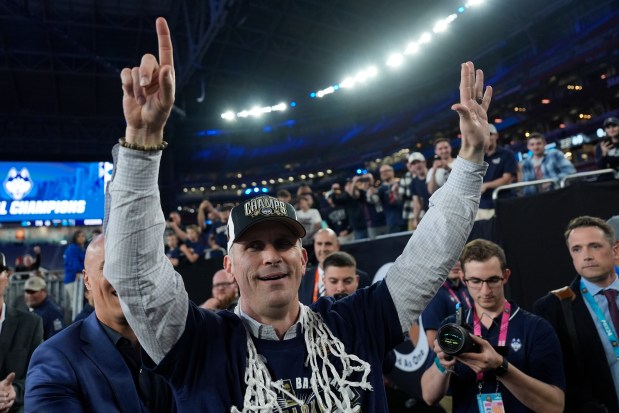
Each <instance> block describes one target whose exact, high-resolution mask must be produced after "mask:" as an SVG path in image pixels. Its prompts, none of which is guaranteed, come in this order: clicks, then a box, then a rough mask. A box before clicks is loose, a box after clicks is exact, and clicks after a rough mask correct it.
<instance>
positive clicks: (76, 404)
mask: <svg viewBox="0 0 619 413" xmlns="http://www.w3.org/2000/svg"><path fill="white" fill-rule="evenodd" d="M104 245H105V244H104V237H103V235H100V236H98V237H97V238H95V239H94V240H93V241H92V242H91V243H90V245H89V246H88V250H87V251H86V258H85V261H84V265H85V267H86V268H85V269H84V285H85V286H86V288H87V289H88V290H90V291H91V293H92V298H93V302H94V307H95V311H94V313H92V314H91V315H89V316H88V317H87V318H85V319H84V320H81V321H78V322H75V323H73V324H72V325H71V326H69V327H67V328H66V329H64V330H63V331H61V332H59V333H58V334H56V335H54V336H53V337H52V338H50V339H49V340H47V341H45V343H43V344H42V345H41V346H40V347H39V348H38V349H37V351H36V352H35V353H34V355H33V356H32V361H31V363H30V367H29V369H28V376H27V380H26V398H25V411H26V412H27V413H39V412H46V413H66V412H92V413H97V412H100V413H114V412H127V413H140V412H142V413H155V412H161V413H163V412H166V413H168V412H175V411H176V408H175V403H174V400H173V396H172V393H171V389H170V388H169V386H168V384H167V383H166V382H165V381H164V380H163V378H161V377H159V376H156V375H155V374H154V373H152V371H150V370H148V369H142V363H141V359H140V346H139V343H138V341H137V338H136V337H135V334H134V333H133V330H131V327H129V324H128V323H127V320H126V319H125V316H124V314H123V313H122V310H121V307H120V301H119V299H118V296H117V294H116V291H115V290H114V288H113V287H112V286H111V285H110V283H109V282H108V281H107V280H106V279H105V277H104V276H103V265H104V257H105V255H104Z"/></svg>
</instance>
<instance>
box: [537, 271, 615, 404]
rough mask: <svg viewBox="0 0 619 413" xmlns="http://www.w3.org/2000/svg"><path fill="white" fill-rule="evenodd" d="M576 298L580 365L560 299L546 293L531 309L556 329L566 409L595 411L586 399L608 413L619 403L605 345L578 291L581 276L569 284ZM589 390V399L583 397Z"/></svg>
mask: <svg viewBox="0 0 619 413" xmlns="http://www.w3.org/2000/svg"><path fill="white" fill-rule="evenodd" d="M570 287H571V288H572V291H574V293H575V294H576V298H575V299H574V301H572V302H571V307H572V314H573V316H574V324H575V326H576V335H577V337H578V342H579V346H580V351H581V353H582V354H581V359H582V364H583V365H582V368H580V367H579V366H578V365H577V363H576V361H575V360H576V356H575V355H574V350H573V348H572V344H571V340H570V336H569V334H568V331H567V326H566V324H565V317H564V315H563V309H562V307H561V301H559V299H558V298H557V297H555V296H554V295H553V294H550V293H549V294H547V295H545V296H544V297H542V298H540V299H539V300H537V301H536V302H535V304H534V307H533V310H534V312H535V313H536V314H538V315H540V316H542V317H544V318H545V319H546V320H548V321H550V324H552V326H553V327H554V328H555V331H556V332H557V336H559V341H560V342H561V349H562V350H563V358H564V360H565V362H564V365H565V378H566V384H567V388H566V391H565V412H566V413H583V412H586V413H588V412H598V411H602V410H595V409H593V408H592V407H591V406H587V404H586V403H587V402H591V401H595V402H597V403H601V404H603V405H605V406H606V408H607V409H608V411H609V412H619V402H618V400H617V394H616V393H615V386H614V385H613V378H612V376H611V373H610V369H609V367H608V362H607V360H606V356H605V353H604V347H602V342H601V341H600V336H599V334H598V332H597V329H596V327H595V322H597V320H596V321H595V322H594V320H593V319H592V318H591V313H590V312H589V309H588V308H587V306H586V304H585V300H584V298H583V296H582V293H581V291H580V277H577V278H576V279H575V280H574V281H573V282H572V284H571V285H570ZM585 389H588V392H589V397H590V399H588V400H585V396H586V393H587V392H586V391H585Z"/></svg>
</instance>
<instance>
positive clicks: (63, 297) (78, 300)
mask: <svg viewBox="0 0 619 413" xmlns="http://www.w3.org/2000/svg"><path fill="white" fill-rule="evenodd" d="M30 277H35V275H33V274H32V273H31V272H16V273H13V274H11V276H10V277H9V284H8V286H7V289H6V290H5V297H4V299H5V302H6V303H7V305H9V306H12V307H18V308H19V307H21V306H22V304H24V303H23V302H20V300H23V296H24V284H26V280H27V279H28V278H30ZM43 278H44V280H45V284H46V289H47V293H48V294H49V295H50V296H51V297H52V299H53V300H54V301H55V302H56V303H57V304H58V305H60V306H61V307H62V308H64V310H65V314H66V315H67V317H65V319H66V320H65V321H72V320H73V319H75V316H76V315H77V314H78V313H79V312H80V311H82V308H83V303H84V281H83V278H82V277H78V278H77V279H76V280H75V282H74V283H73V288H74V289H75V290H74V294H73V302H70V299H69V295H68V294H67V292H66V291H65V287H64V272H63V271H54V272H52V271H49V272H44V273H43ZM24 305H25V304H24ZM67 311H71V313H70V319H69V317H68V315H69V314H68V313H67Z"/></svg>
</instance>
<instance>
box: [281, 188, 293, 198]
mask: <svg viewBox="0 0 619 413" xmlns="http://www.w3.org/2000/svg"><path fill="white" fill-rule="evenodd" d="M277 197H278V198H280V197H285V198H292V194H291V193H290V191H288V190H287V189H280V190H279V191H277Z"/></svg>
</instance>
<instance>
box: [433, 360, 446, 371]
mask: <svg viewBox="0 0 619 413" xmlns="http://www.w3.org/2000/svg"><path fill="white" fill-rule="evenodd" d="M434 364H435V365H436V368H437V369H438V371H440V372H441V374H445V372H446V371H447V369H446V368H445V367H443V365H442V364H441V362H440V361H439V359H438V357H434Z"/></svg>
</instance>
